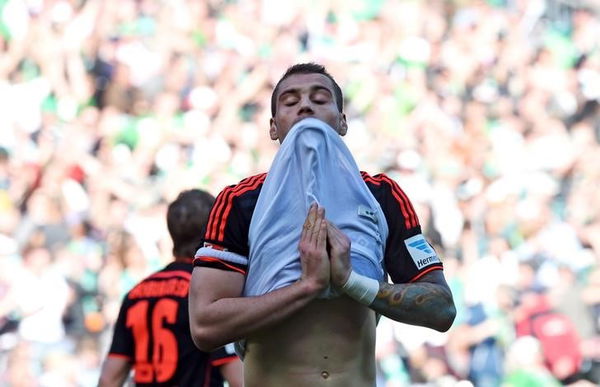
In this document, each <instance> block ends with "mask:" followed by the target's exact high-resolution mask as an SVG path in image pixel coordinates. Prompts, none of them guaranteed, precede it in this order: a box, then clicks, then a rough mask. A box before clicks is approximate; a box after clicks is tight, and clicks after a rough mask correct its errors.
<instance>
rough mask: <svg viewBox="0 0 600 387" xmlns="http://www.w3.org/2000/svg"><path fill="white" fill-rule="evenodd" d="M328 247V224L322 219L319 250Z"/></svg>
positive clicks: (318, 242)
mask: <svg viewBox="0 0 600 387" xmlns="http://www.w3.org/2000/svg"><path fill="white" fill-rule="evenodd" d="M326 246H327V222H326V221H325V219H321V222H320V223H319V232H318V233H317V248H318V249H319V250H323V249H325V248H326Z"/></svg>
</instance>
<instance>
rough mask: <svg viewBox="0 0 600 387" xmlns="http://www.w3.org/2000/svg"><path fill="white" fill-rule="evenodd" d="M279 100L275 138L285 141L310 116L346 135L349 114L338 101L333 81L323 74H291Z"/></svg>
mask: <svg viewBox="0 0 600 387" xmlns="http://www.w3.org/2000/svg"><path fill="white" fill-rule="evenodd" d="M275 101H276V107H277V109H276V112H275V117H273V118H271V128H270V130H269V134H270V135H271V139H272V140H279V142H280V143H281V142H283V139H284V138H285V136H287V134H288V132H289V131H290V129H291V128H292V126H294V124H295V123H296V122H298V121H300V120H302V119H304V118H307V117H312V118H317V119H319V120H321V121H323V122H325V123H327V124H328V125H329V126H331V127H332V128H333V129H335V131H336V132H338V133H339V134H340V135H341V136H343V135H345V134H346V131H347V129H348V126H347V124H346V116H345V115H344V114H343V113H340V111H339V109H338V107H337V104H336V103H335V96H334V94H333V83H332V82H331V80H330V79H329V78H327V77H326V76H325V75H323V74H317V73H315V74H293V75H290V76H289V77H287V78H286V79H284V80H283V81H282V82H281V83H280V84H279V89H278V91H277V95H276V96H275Z"/></svg>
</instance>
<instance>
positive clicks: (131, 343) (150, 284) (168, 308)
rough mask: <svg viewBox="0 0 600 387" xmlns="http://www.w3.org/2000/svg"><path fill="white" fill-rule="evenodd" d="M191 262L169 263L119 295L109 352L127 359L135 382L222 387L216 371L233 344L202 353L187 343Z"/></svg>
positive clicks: (230, 356)
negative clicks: (120, 297) (121, 300)
mask: <svg viewBox="0 0 600 387" xmlns="http://www.w3.org/2000/svg"><path fill="white" fill-rule="evenodd" d="M192 269H193V266H192V265H191V263H186V262H172V263H170V264H169V265H167V266H166V267H165V268H164V269H162V270H160V271H158V272H156V273H154V274H152V275H150V276H149V277H147V278H145V279H144V280H142V281H141V282H139V283H138V284H137V285H136V286H135V287H134V288H133V289H131V291H129V293H127V295H126V296H125V298H124V299H123V302H122V304H121V309H120V311H119V317H118V318H117V321H116V323H115V329H114V335H113V340H112V344H111V346H110V350H109V353H108V356H115V357H122V358H125V359H127V360H129V361H130V362H131V364H132V368H133V370H134V381H135V384H136V385H137V386H197V387H207V386H210V387H217V386H219V387H222V386H223V378H222V376H221V374H220V372H215V367H219V366H221V365H223V364H225V363H227V362H230V361H232V360H234V359H236V357H237V356H236V355H235V353H234V350H233V346H230V347H223V348H221V349H219V350H217V351H215V352H211V353H207V352H202V351H200V350H199V349H198V348H196V346H195V345H194V343H193V342H192V338H191V334H190V324H189V314H188V290H189V284H190V278H191V272H192Z"/></svg>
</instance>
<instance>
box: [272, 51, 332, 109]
mask: <svg viewBox="0 0 600 387" xmlns="http://www.w3.org/2000/svg"><path fill="white" fill-rule="evenodd" d="M294 74H323V75H325V76H326V77H327V78H329V79H330V80H331V83H333V94H334V97H335V103H336V104H337V107H338V110H339V111H340V113H342V112H343V111H344V95H343V94H342V89H341V88H340V86H339V85H338V84H337V82H336V81H335V79H333V77H332V76H331V74H329V73H328V72H327V70H325V67H324V66H322V65H320V64H318V63H312V62H311V63H298V64H295V65H293V66H291V67H289V68H288V69H287V70H286V72H285V74H283V76H282V77H281V78H280V79H279V81H278V82H277V85H275V88H274V89H273V93H272V94H271V116H272V117H275V112H276V111H277V92H278V91H279V85H280V84H281V82H283V80H284V79H286V78H288V77H289V76H290V75H294Z"/></svg>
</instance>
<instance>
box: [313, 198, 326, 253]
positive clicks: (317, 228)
mask: <svg viewBox="0 0 600 387" xmlns="http://www.w3.org/2000/svg"><path fill="white" fill-rule="evenodd" d="M324 218H325V209H324V208H323V207H318V208H317V211H316V217H315V223H314V224H313V229H312V235H311V237H312V238H311V241H312V242H314V243H315V244H317V241H318V238H319V234H320V233H321V227H322V226H321V224H322V223H323V221H324ZM325 233H327V231H325Z"/></svg>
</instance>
